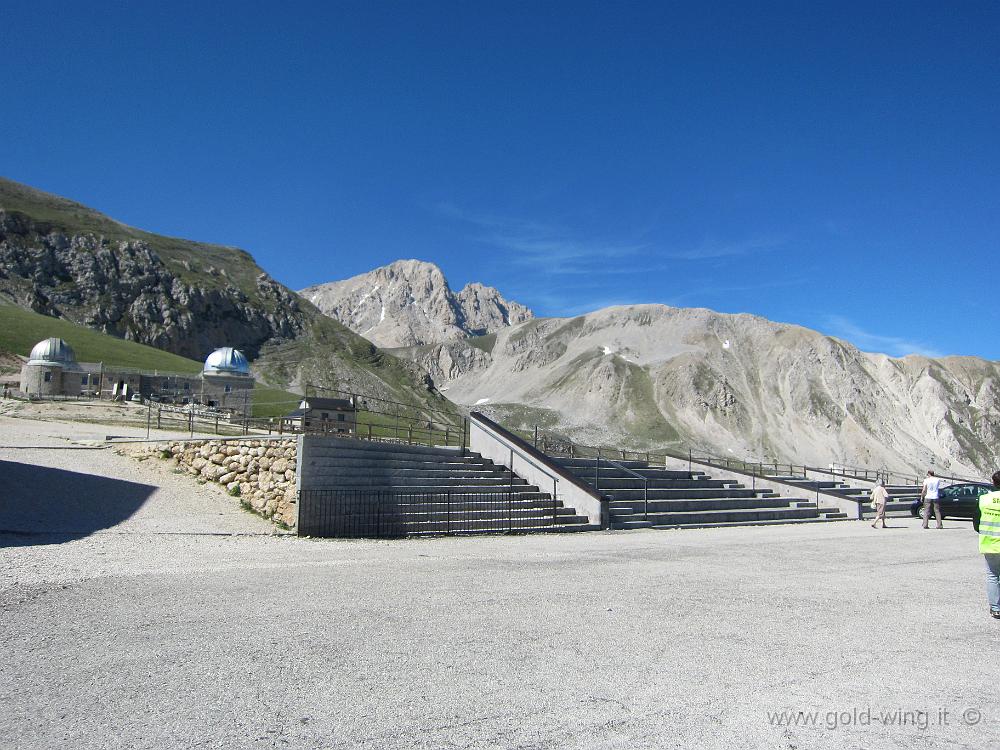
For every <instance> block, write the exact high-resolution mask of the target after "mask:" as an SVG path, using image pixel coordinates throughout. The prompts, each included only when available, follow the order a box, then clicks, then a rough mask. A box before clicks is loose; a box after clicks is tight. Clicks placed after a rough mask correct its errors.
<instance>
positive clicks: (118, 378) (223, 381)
mask: <svg viewBox="0 0 1000 750" xmlns="http://www.w3.org/2000/svg"><path fill="white" fill-rule="evenodd" d="M253 387H254V378H253V375H251V374H250V364H249V362H247V358H246V357H245V356H244V355H243V352H241V351H239V350H238V349H233V348H232V347H228V346H227V347H223V348H221V349H216V350H215V351H214V352H212V353H211V354H209V355H208V358H207V359H206V360H205V365H204V367H203V368H202V371H201V373H200V374H197V375H192V374H190V373H176V372H163V371H159V370H152V371H150V370H140V369H136V368H131V367H121V366H116V365H106V364H104V363H103V362H77V361H76V355H75V353H74V352H73V349H72V347H71V346H70V345H69V344H67V343H66V342H65V341H64V340H63V339H60V338H49V339H45V340H44V341H40V342H38V343H37V344H35V346H34V348H33V349H32V350H31V354H30V356H29V357H28V361H27V362H26V363H25V364H24V366H23V367H22V368H21V380H20V390H21V391H22V392H24V393H25V394H27V395H28V396H29V397H37V398H47V397H48V398H57V397H60V396H61V397H83V398H102V399H111V400H131V399H133V398H136V397H138V398H139V399H142V400H145V399H152V400H154V401H159V402H161V403H166V404H178V405H184V404H198V405H201V406H207V407H211V408H215V409H219V410H220V411H226V412H229V413H231V414H238V415H241V416H249V415H250V413H251V410H252V407H253Z"/></svg>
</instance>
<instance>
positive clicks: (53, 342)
mask: <svg viewBox="0 0 1000 750" xmlns="http://www.w3.org/2000/svg"><path fill="white" fill-rule="evenodd" d="M28 364H29V365H55V366H57V367H73V366H75V365H76V355H75V354H74V353H73V348H72V347H71V346H70V345H69V344H67V343H66V342H65V341H63V340H62V339H60V338H55V337H53V338H50V339H45V341H39V342H38V343H37V344H35V346H34V348H32V350H31V356H29V357H28Z"/></svg>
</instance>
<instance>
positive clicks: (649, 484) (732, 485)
mask: <svg viewBox="0 0 1000 750" xmlns="http://www.w3.org/2000/svg"><path fill="white" fill-rule="evenodd" d="M588 484H590V485H591V486H594V483H593V482H588ZM690 484H691V486H681V487H678V486H677V485H676V484H674V480H670V479H667V480H657V479H650V480H648V481H646V482H643V481H642V480H641V479H635V478H629V479H607V478H605V477H601V481H600V482H598V483H597V489H598V490H599V491H601V492H613V491H615V490H633V489H635V490H641V489H643V488H644V487H645V488H648V489H649V490H650V491H652V490H667V491H671V492H688V493H697V494H694V495H693V496H694V497H698V496H701V495H703V494H704V493H718V494H719V495H720V496H723V497H724V496H725V495H724V493H726V492H750V493H753V492H755V490H753V489H750V488H749V487H745V486H743V485H741V484H739V483H737V482H729V483H725V484H722V485H719V484H709V485H708V486H707V487H706V486H702V485H701V484H700V483H699V482H691V483H690Z"/></svg>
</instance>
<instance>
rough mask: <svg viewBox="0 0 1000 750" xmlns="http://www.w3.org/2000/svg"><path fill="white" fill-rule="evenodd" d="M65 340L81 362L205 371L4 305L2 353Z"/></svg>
mask: <svg viewBox="0 0 1000 750" xmlns="http://www.w3.org/2000/svg"><path fill="white" fill-rule="evenodd" d="M53 336H56V337H58V338H61V339H65V341H66V343H68V344H69V345H70V346H71V347H73V351H74V352H75V353H76V358H77V361H79V362H104V364H106V365H118V366H122V367H136V368H141V369H144V370H150V371H153V370H161V371H167V372H179V373H197V372H201V368H202V363H201V362H197V361H195V360H193V359H188V358H187V357H181V356H178V355H177V354H171V353H170V352H165V351H163V350H162V349H156V348H154V347H152V346H146V345H145V344H137V343H136V342H134V341H125V340H123V339H118V338H115V337H114V336H109V335H107V334H105V333H101V332H99V331H94V330H92V329H90V328H87V327H85V326H81V325H78V324H76V323H71V322H70V321H68V320H64V319H62V318H51V317H49V316H48V315H40V314H39V313H36V312H32V311H31V310H25V309H23V308H20V307H17V306H16V305H11V304H4V303H0V350H4V351H8V352H12V353H14V354H20V355H22V356H25V357H26V356H28V354H29V353H30V352H31V348H32V347H33V346H34V345H35V344H37V343H38V342H39V341H42V340H43V339H47V338H50V337H53Z"/></svg>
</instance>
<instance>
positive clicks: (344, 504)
mask: <svg viewBox="0 0 1000 750" xmlns="http://www.w3.org/2000/svg"><path fill="white" fill-rule="evenodd" d="M491 508H492V509H496V508H503V509H504V512H505V513H506V512H507V510H506V509H508V508H514V509H517V508H521V509H525V510H534V509H541V510H544V511H546V512H548V513H552V512H557V513H560V514H566V513H569V514H573V513H575V512H576V511H574V510H573V509H572V508H569V507H567V506H565V505H563V503H562V502H561V501H559V500H556V501H554V502H553V500H552V498H551V497H550V496H549V495H548V493H545V492H535V493H524V494H523V495H511V496H510V498H509V499H508V498H507V497H506V496H502V497H501V496H495V495H474V494H473V495H456V496H453V497H449V496H448V495H434V496H432V497H424V496H423V495H395V496H393V497H392V498H383V499H382V500H381V502H380V501H379V500H376V499H373V498H366V497H364V496H363V495H358V496H356V497H350V498H346V499H341V501H340V502H338V503H337V504H336V505H333V506H331V507H330V508H329V511H330V513H332V514H333V515H335V516H336V515H352V516H353V515H363V514H365V513H378V512H380V511H379V509H381V511H382V512H386V513H397V512H399V513H412V512H419V511H426V512H431V511H433V512H441V513H448V512H453V513H460V512H463V511H466V510H468V511H476V510H487V509H491Z"/></svg>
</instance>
